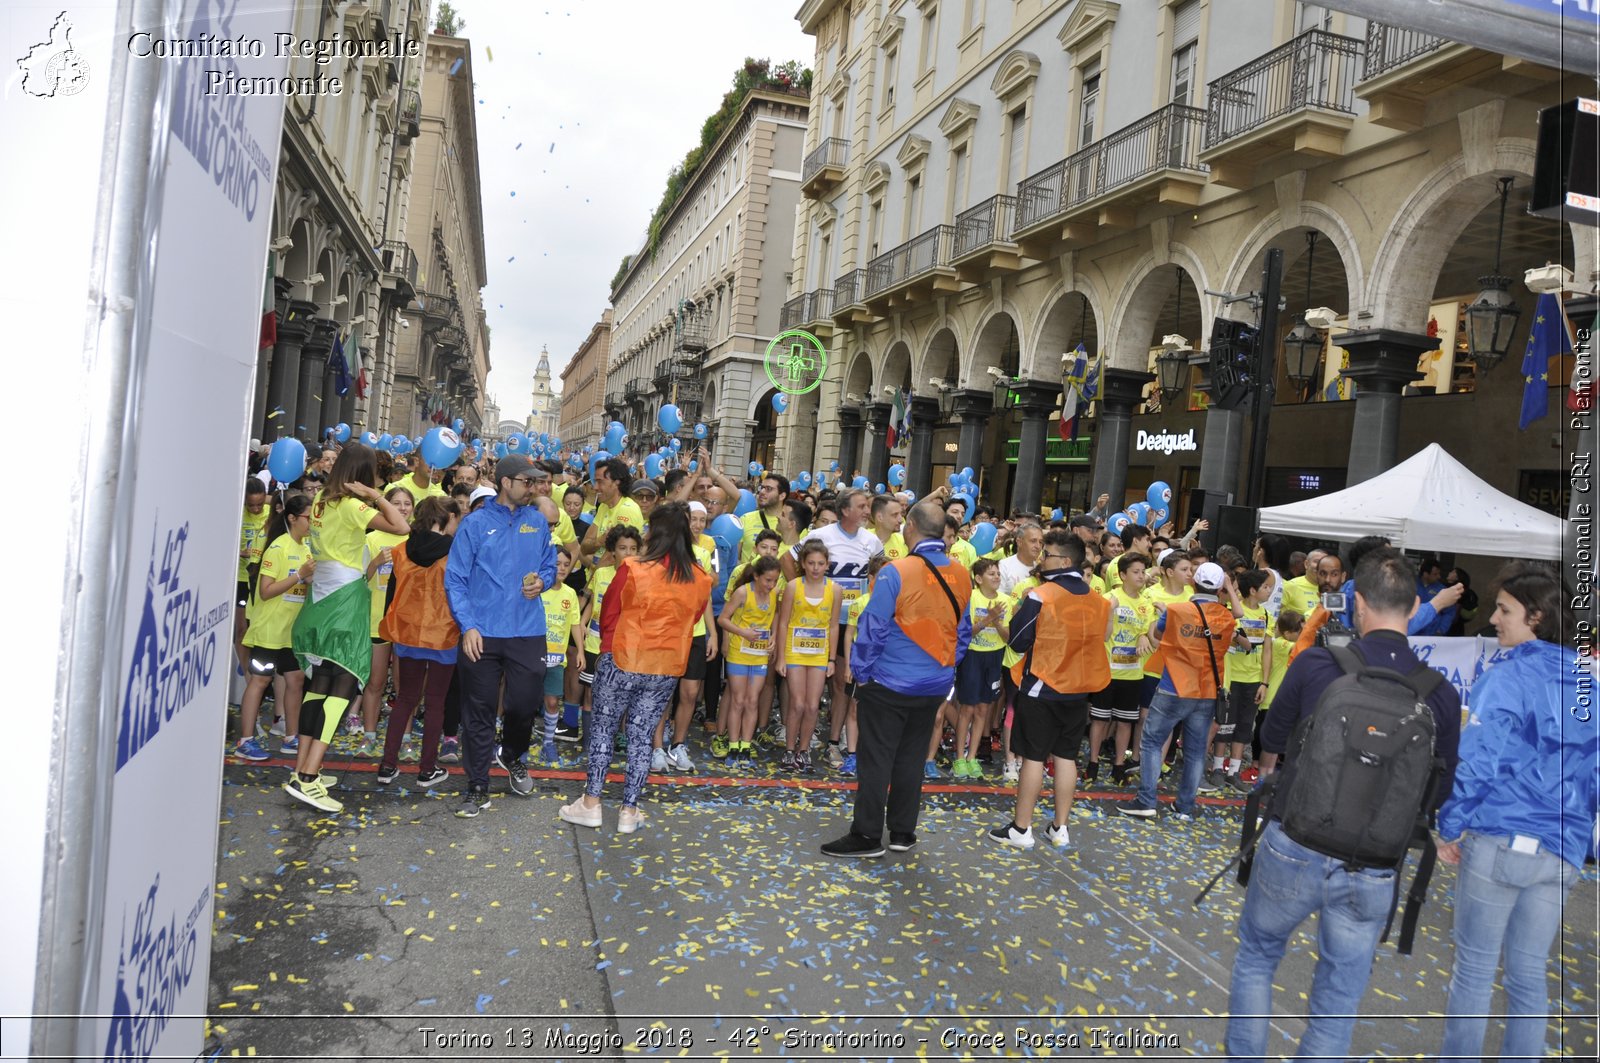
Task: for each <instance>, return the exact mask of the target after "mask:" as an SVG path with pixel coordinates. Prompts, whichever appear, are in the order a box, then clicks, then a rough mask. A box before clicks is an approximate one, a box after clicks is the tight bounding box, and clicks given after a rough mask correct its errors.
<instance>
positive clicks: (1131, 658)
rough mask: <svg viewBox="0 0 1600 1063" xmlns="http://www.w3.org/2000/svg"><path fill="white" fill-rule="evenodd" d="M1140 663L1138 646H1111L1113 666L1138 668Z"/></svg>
mask: <svg viewBox="0 0 1600 1063" xmlns="http://www.w3.org/2000/svg"><path fill="white" fill-rule="evenodd" d="M1138 665H1139V649H1138V647H1137V646H1113V647H1111V667H1113V668H1136V667H1138Z"/></svg>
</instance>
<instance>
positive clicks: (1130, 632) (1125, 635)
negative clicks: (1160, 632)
mask: <svg viewBox="0 0 1600 1063" xmlns="http://www.w3.org/2000/svg"><path fill="white" fill-rule="evenodd" d="M1106 597H1107V598H1109V599H1111V617H1112V621H1111V637H1110V638H1109V639H1107V640H1106V654H1107V655H1108V656H1109V657H1110V658H1111V678H1112V679H1138V678H1139V677H1140V676H1141V675H1142V674H1143V672H1144V662H1145V658H1144V657H1141V656H1140V655H1139V637H1140V636H1141V635H1143V634H1144V633H1145V632H1146V631H1149V630H1150V625H1151V624H1153V623H1155V621H1156V606H1155V603H1154V602H1152V601H1150V600H1149V599H1148V598H1145V597H1144V596H1143V595H1134V594H1129V593H1128V592H1127V591H1125V590H1123V589H1122V588H1121V587H1118V588H1117V589H1116V590H1114V591H1112V592H1111V593H1110V594H1108V595H1106Z"/></svg>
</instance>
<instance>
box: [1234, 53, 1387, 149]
mask: <svg viewBox="0 0 1600 1063" xmlns="http://www.w3.org/2000/svg"><path fill="white" fill-rule="evenodd" d="M1365 52H1366V44H1365V42H1363V41H1359V40H1356V39H1355V38H1354V37H1345V36H1341V35H1340V34H1337V33H1329V32H1328V31H1326V30H1308V31H1306V32H1305V33H1302V34H1300V36H1298V37H1296V38H1294V39H1293V40H1291V41H1288V42H1287V43H1285V44H1283V45H1280V46H1279V47H1277V48H1274V49H1273V50H1272V51H1270V52H1268V53H1266V54H1265V55H1263V56H1260V57H1258V58H1256V59H1253V60H1251V61H1250V62H1248V63H1246V64H1245V65H1244V66H1241V67H1239V68H1238V69H1236V70H1230V71H1229V72H1228V73H1226V74H1224V75H1222V76H1221V77H1219V78H1217V79H1216V80H1215V81H1213V82H1211V85H1210V87H1209V89H1208V93H1207V95H1208V103H1207V107H1206V112H1207V113H1206V137H1205V146H1206V149H1207V150H1209V149H1211V148H1215V147H1217V146H1218V145H1220V144H1223V143H1225V142H1227V141H1229V140H1232V139H1233V138H1234V137H1237V136H1241V135H1243V134H1245V133H1248V132H1250V131H1251V130H1254V129H1258V128H1260V127H1261V126H1264V125H1266V124H1267V123H1268V122H1271V121H1273V120H1274V119H1278V118H1282V117H1283V116H1284V115H1287V114H1292V113H1293V112H1295V111H1299V110H1304V109H1307V108H1315V109H1318V110H1324V111H1338V112H1342V113H1345V114H1354V113H1355V84H1356V82H1357V81H1358V80H1360V78H1361V70H1362V61H1363V57H1364V53H1365Z"/></svg>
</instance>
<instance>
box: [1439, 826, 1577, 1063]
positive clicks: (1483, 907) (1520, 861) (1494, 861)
mask: <svg viewBox="0 0 1600 1063" xmlns="http://www.w3.org/2000/svg"><path fill="white" fill-rule="evenodd" d="M1578 873H1579V872H1578V869H1577V868H1575V867H1573V866H1572V865H1571V864H1569V863H1567V862H1566V861H1565V860H1563V859H1561V857H1559V856H1557V855H1556V854H1555V853H1553V852H1548V851H1546V850H1544V849H1543V847H1541V848H1540V851H1539V852H1536V853H1519V852H1516V851H1515V850H1513V849H1512V848H1511V839H1509V838H1492V837H1490V836H1489V835H1487V834H1475V833H1472V832H1470V831H1469V832H1468V833H1467V835H1466V837H1465V838H1464V839H1462V842H1461V868H1460V871H1459V873H1458V875H1457V877H1456V898H1455V901H1456V903H1455V911H1456V925H1455V939H1456V959H1455V967H1454V968H1453V969H1452V970H1451V972H1450V1000H1449V1003H1448V1004H1446V1005H1445V1015H1446V1018H1445V1021H1444V1046H1443V1048H1441V1049H1440V1052H1439V1054H1440V1058H1441V1059H1442V1060H1467V1059H1473V1060H1475V1059H1477V1058H1478V1056H1479V1055H1480V1054H1482V1052H1483V1038H1484V1034H1485V1033H1486V1031H1487V1029H1488V1025H1489V1020H1488V1018H1487V1014H1488V1011H1489V999H1490V996H1491V995H1492V994H1493V992H1494V976H1495V971H1496V969H1497V968H1498V967H1499V966H1500V947H1501V945H1502V943H1503V944H1504V945H1505V957H1506V972H1505V979H1504V984H1505V987H1506V1012H1507V1015H1506V1037H1505V1042H1504V1043H1503V1044H1502V1045H1501V1046H1500V1058H1501V1059H1506V1060H1512V1059H1542V1058H1543V1057H1544V1034H1545V1028H1546V1026H1547V1025H1548V1023H1549V1015H1548V1012H1549V998H1548V997H1547V996H1546V993H1545V966H1546V964H1547V963H1548V962H1549V959H1550V943H1551V942H1552V941H1553V940H1555V936H1556V934H1557V932H1559V931H1560V929H1561V906H1562V902H1563V901H1564V900H1565V899H1566V896H1567V892H1568V891H1569V890H1571V889H1572V886H1573V883H1575V882H1577V880H1578Z"/></svg>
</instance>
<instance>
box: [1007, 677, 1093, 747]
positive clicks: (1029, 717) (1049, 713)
mask: <svg viewBox="0 0 1600 1063" xmlns="http://www.w3.org/2000/svg"><path fill="white" fill-rule="evenodd" d="M1088 726H1089V699H1088V698H1076V699H1074V700H1072V701H1044V700H1042V699H1040V698H1035V697H1030V696H1029V695H1027V694H1023V693H1020V692H1019V693H1018V694H1017V704H1016V716H1015V718H1014V719H1013V720H1012V721H1011V752H1013V753H1015V754H1016V755H1017V756H1019V757H1021V758H1022V759H1023V760H1033V761H1038V762H1039V763H1041V764H1042V763H1044V762H1045V761H1046V760H1049V759H1050V758H1051V757H1060V758H1061V759H1062V760H1074V759H1076V758H1077V756H1078V747H1079V746H1081V745H1083V733H1084V731H1085V730H1086V729H1087V728H1088Z"/></svg>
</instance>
